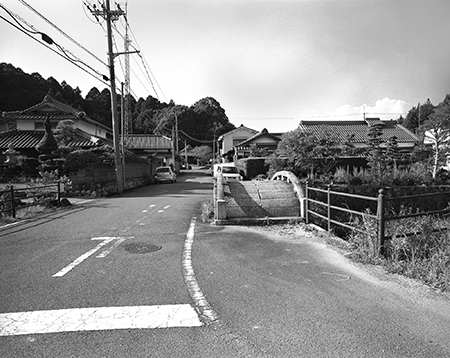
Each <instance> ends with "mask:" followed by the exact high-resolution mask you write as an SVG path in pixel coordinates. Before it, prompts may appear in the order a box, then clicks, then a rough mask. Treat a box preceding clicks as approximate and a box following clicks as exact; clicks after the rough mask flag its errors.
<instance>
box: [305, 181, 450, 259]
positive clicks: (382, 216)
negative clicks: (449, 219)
mask: <svg viewBox="0 0 450 358" xmlns="http://www.w3.org/2000/svg"><path fill="white" fill-rule="evenodd" d="M331 187H332V186H331V185H329V186H328V188H327V189H319V188H312V187H310V186H308V184H307V185H306V193H305V194H306V198H305V221H306V223H309V222H310V221H311V217H312V216H314V217H318V218H320V219H322V220H323V221H325V222H326V229H327V230H328V231H331V226H332V224H335V225H338V226H341V227H345V228H347V229H350V230H352V231H357V232H361V233H364V234H367V232H366V231H365V230H362V229H361V228H359V227H356V226H354V225H351V223H349V222H342V221H339V220H336V219H334V218H333V217H332V211H334V213H336V212H343V213H348V214H351V215H356V216H357V217H358V216H360V217H361V218H362V217H366V218H367V217H368V218H372V219H374V220H375V221H376V223H377V243H376V245H377V249H378V250H379V251H380V252H383V250H384V245H385V241H386V222H387V221H392V220H399V219H405V218H412V217H418V216H428V215H443V214H448V213H450V209H449V207H448V205H447V206H446V208H445V209H440V210H430V211H418V212H414V213H410V214H403V215H388V214H387V213H386V208H387V203H393V204H394V203H395V202H401V201H421V200H423V199H424V198H433V197H442V196H443V195H445V196H448V197H450V192H439V193H428V194H418V195H409V196H399V197H392V198H386V195H385V190H384V189H380V190H379V191H378V195H377V196H376V197H370V196H363V195H356V194H350V193H343V192H338V191H332V190H331ZM311 193H322V194H325V195H322V196H324V197H325V200H317V199H313V198H311ZM332 197H333V198H336V197H349V198H354V199H359V200H364V201H366V202H369V204H368V205H367V207H372V208H375V210H373V212H375V214H371V213H369V212H367V211H366V212H362V211H357V210H352V209H349V208H345V207H342V206H338V205H333V204H332ZM335 201H336V200H335ZM311 204H315V205H316V209H314V208H312V205H311ZM319 207H321V208H322V210H317V208H319ZM334 217H336V215H334Z"/></svg>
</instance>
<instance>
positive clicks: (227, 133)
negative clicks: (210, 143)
mask: <svg viewBox="0 0 450 358" xmlns="http://www.w3.org/2000/svg"><path fill="white" fill-rule="evenodd" d="M239 129H246V130H248V131H249V132H253V133H255V134H257V133H258V132H257V131H255V130H254V129H251V128H247V127H245V126H244V125H243V124H241V125H240V126H239V127H237V128H235V129H233V130H231V131H229V132H226V133H224V134H222V135H221V136H220V137H219V138H218V140H219V141H220V140H222V139H223V137H225V136H228V135H230V134H233V133H234V132H237V131H238V130H239Z"/></svg>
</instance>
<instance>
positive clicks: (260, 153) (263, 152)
mask: <svg viewBox="0 0 450 358" xmlns="http://www.w3.org/2000/svg"><path fill="white" fill-rule="evenodd" d="M268 155H269V150H268V149H267V148H266V147H260V146H258V144H257V143H252V144H250V156H251V157H267V156H268Z"/></svg>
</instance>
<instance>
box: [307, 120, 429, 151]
mask: <svg viewBox="0 0 450 358" xmlns="http://www.w3.org/2000/svg"><path fill="white" fill-rule="evenodd" d="M374 125H380V127H381V128H382V134H381V140H382V143H381V147H386V143H387V142H388V141H389V139H390V138H391V137H394V136H395V137H397V142H398V148H399V151H400V152H411V151H412V150H413V149H414V147H415V145H416V143H417V142H418V141H419V140H420V139H419V137H418V136H417V135H415V134H414V133H412V132H411V131H409V130H408V129H406V128H405V127H403V126H402V125H400V124H398V123H397V121H395V120H388V121H382V120H380V119H379V118H366V119H365V120H355V121H300V124H299V126H298V128H299V130H301V131H303V132H305V133H307V134H310V135H313V136H315V137H316V138H317V139H318V140H321V139H330V138H331V139H332V140H333V141H334V142H338V143H342V145H344V144H345V143H349V144H351V145H352V146H353V147H354V148H367V146H368V140H369V137H368V133H369V129H370V128H371V127H372V126H374Z"/></svg>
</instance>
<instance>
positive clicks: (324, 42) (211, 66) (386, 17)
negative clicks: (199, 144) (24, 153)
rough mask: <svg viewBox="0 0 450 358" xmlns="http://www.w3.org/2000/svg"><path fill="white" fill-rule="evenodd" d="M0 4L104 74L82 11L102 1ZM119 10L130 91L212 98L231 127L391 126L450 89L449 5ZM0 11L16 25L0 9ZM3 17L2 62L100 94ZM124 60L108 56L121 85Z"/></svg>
mask: <svg viewBox="0 0 450 358" xmlns="http://www.w3.org/2000/svg"><path fill="white" fill-rule="evenodd" d="M0 3H1V4H2V5H4V6H5V7H6V8H7V9H9V10H10V11H12V12H14V14H15V16H16V15H18V16H19V17H20V18H22V19H23V20H25V21H26V22H27V23H28V24H30V25H32V26H33V28H34V29H35V30H36V31H38V32H43V33H45V34H46V35H48V36H50V37H51V38H52V39H53V41H54V42H55V43H57V44H58V45H59V46H61V47H62V48H64V50H65V51H66V52H68V53H69V52H70V54H72V55H75V56H76V57H77V58H78V59H80V60H81V61H82V62H83V63H85V64H87V65H88V66H89V71H90V72H92V70H95V71H97V73H101V74H105V75H107V76H109V73H108V68H107V66H106V64H107V59H108V56H107V52H108V46H107V45H108V44H107V37H106V24H105V22H104V20H103V19H102V18H99V22H100V23H101V24H99V22H97V21H96V19H95V17H94V16H93V15H92V14H91V13H90V12H89V10H88V9H87V7H86V4H90V5H91V7H92V6H93V5H94V4H97V6H98V5H99V3H100V1H98V0H64V1H61V0H3V1H1V2H0ZM117 3H118V4H119V6H121V8H122V9H127V17H126V18H127V20H128V23H129V26H130V31H129V33H130V37H131V39H132V42H131V46H132V48H131V50H133V49H138V50H139V51H140V53H139V55H138V54H135V53H134V54H130V55H129V58H130V73H131V76H130V88H131V93H132V94H133V95H134V96H135V97H143V98H146V97H147V96H148V95H151V96H153V97H156V98H159V100H160V101H161V102H168V101H170V100H173V101H174V102H175V103H176V104H181V105H186V106H191V105H193V104H194V103H195V102H197V101H198V100H200V99H202V98H205V97H213V98H215V99H216V100H217V101H218V102H219V103H220V105H221V107H222V108H223V109H224V110H225V113H226V115H227V116H228V118H229V120H230V122H231V123H233V124H234V125H235V126H239V125H241V124H243V125H244V126H246V127H249V128H252V129H254V130H258V131H260V130H262V129H263V128H266V129H267V130H269V132H285V131H291V130H294V129H296V128H297V126H298V124H299V122H300V121H301V120H349V119H351V120H358V119H361V120H362V119H363V117H364V113H365V114H366V117H379V118H381V119H397V118H398V117H399V116H400V115H403V116H405V115H406V113H407V112H408V111H409V110H410V109H411V108H412V107H413V106H417V104H418V103H423V102H425V101H426V100H427V99H428V98H429V99H430V100H431V102H432V103H433V104H435V105H437V104H438V103H440V102H441V101H442V100H443V99H444V97H445V95H446V94H447V93H450V41H449V34H450V21H449V20H448V19H449V15H450V1H449V0H128V1H127V2H125V1H118V2H117ZM26 5H28V6H26ZM30 7H31V8H30ZM111 8H112V9H116V2H113V3H112V4H111ZM39 14H40V15H39ZM0 15H1V16H2V17H3V18H4V19H7V20H9V21H11V22H13V23H14V24H16V23H15V22H14V20H12V19H11V17H10V16H9V15H8V13H6V12H5V11H4V10H3V9H1V8H0ZM3 18H0V33H1V34H2V40H1V42H0V62H7V63H11V64H12V65H14V66H15V67H19V68H21V69H22V70H23V71H24V72H26V73H33V72H37V73H39V74H41V76H42V77H44V78H48V77H50V76H52V77H54V78H55V79H56V80H58V81H59V82H60V83H61V82H62V81H66V82H67V83H68V84H69V85H70V86H72V87H74V88H75V87H79V88H80V89H81V90H82V95H83V96H85V95H86V94H87V93H88V91H89V90H90V89H91V88H92V87H97V88H98V89H99V90H100V91H101V90H102V89H104V88H106V87H107V84H106V83H104V82H101V81H99V80H98V79H97V78H98V77H93V76H91V75H90V74H88V73H86V72H85V71H83V70H81V69H80V68H78V67H77V66H75V65H74V64H73V63H71V62H69V61H67V60H66V59H64V58H62V57H61V56H59V55H58V54H56V53H55V52H53V51H51V50H50V49H49V48H46V47H45V46H43V45H42V44H40V43H38V42H37V41H35V40H33V38H35V39H40V36H39V35H35V34H31V33H29V32H28V33H29V34H30V35H31V37H32V38H31V37H30V36H27V35H26V34H24V33H23V32H22V31H20V30H19V29H17V28H16V27H13V26H12V25H11V24H9V23H7V22H6V21H5V20H4V19H3ZM20 21H21V20H20ZM21 23H22V24H23V22H21ZM50 23H51V24H53V25H55V26H56V27H55V26H52V25H51V24H50ZM124 24H125V19H124V16H121V18H120V19H118V20H117V21H115V22H114V25H115V26H114V27H115V28H116V29H117V30H118V31H115V30H114V31H113V33H114V43H115V45H116V46H115V48H114V52H123V51H124V40H123V35H124V34H125V27H124ZM58 29H59V30H62V32H64V34H65V35H68V37H70V38H72V39H74V40H75V42H76V43H77V44H76V43H75V42H73V41H70V40H69V39H68V38H67V36H65V35H64V34H63V33H61V32H60V31H58ZM119 33H120V34H119ZM79 45H81V46H79ZM49 47H50V48H51V49H54V50H58V49H57V47H56V46H55V45H49ZM86 50H87V51H86ZM124 63H125V56H124V55H123V54H122V55H120V54H119V55H117V56H116V57H115V61H114V64H115V66H114V68H115V71H116V75H117V80H118V82H119V83H120V82H123V81H124V78H125V76H124V70H123V68H124ZM80 64H81V63H80ZM144 64H145V66H144ZM83 66H84V65H83ZM83 68H86V67H83ZM91 69H92V70H91Z"/></svg>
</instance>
